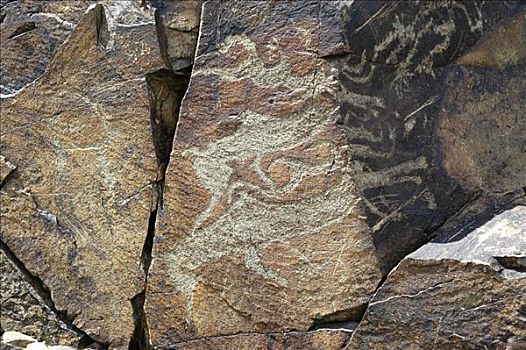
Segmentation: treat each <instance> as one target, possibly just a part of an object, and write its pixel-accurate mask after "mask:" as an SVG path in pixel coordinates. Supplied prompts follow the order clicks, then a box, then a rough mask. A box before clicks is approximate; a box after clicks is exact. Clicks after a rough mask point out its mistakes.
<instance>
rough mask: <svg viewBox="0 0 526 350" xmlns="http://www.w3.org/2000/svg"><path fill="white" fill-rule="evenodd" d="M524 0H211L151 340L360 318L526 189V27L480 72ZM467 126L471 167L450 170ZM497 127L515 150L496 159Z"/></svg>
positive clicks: (154, 288) (155, 286) (183, 130)
mask: <svg viewBox="0 0 526 350" xmlns="http://www.w3.org/2000/svg"><path fill="white" fill-rule="evenodd" d="M520 5H521V4H520V2H513V1H510V2H489V3H484V4H481V3H478V2H470V1H468V2H446V1H444V2H420V3H417V2H390V1H389V2H381V1H380V2H355V3H352V4H349V3H343V2H309V1H295V2H228V3H220V2H215V1H210V2H207V3H205V6H204V8H203V15H202V24H201V28H200V39H199V47H198V50H197V56H196V59H195V66H194V70H193V73H192V80H191V82H190V86H189V90H188V92H187V95H186V98H185V100H184V101H183V106H182V109H181V114H180V121H179V125H178V130H177V134H176V139H175V144H174V151H173V153H172V155H171V159H172V161H171V163H170V167H169V169H168V172H167V175H166V192H165V197H164V199H165V206H164V210H163V214H164V216H163V217H162V218H161V220H160V221H161V222H160V226H159V227H158V229H157V230H156V238H155V244H154V251H153V258H154V259H153V264H152V268H151V270H150V277H149V285H148V291H147V295H146V314H147V317H148V320H149V326H150V334H151V341H152V343H153V344H154V345H156V346H159V347H170V346H171V345H172V344H174V343H176V342H181V341H186V340H189V339H192V338H195V337H203V336H219V335H228V334H236V333H239V332H272V331H282V330H288V329H296V330H307V329H308V328H309V327H311V325H313V324H316V323H317V322H328V321H333V322H336V321H343V320H353V319H359V318H360V316H361V312H362V310H363V305H364V304H365V303H366V302H367V301H368V299H369V297H370V296H371V295H372V294H373V292H374V290H375V288H376V287H377V286H378V284H379V283H380V282H381V280H382V277H383V276H384V275H385V274H387V272H388V271H389V269H390V268H392V267H393V266H394V265H395V264H396V263H397V262H398V261H399V260H400V259H401V258H403V257H404V256H405V255H406V254H407V253H409V252H411V251H412V250H414V249H416V248H417V247H419V246H420V245H422V244H423V243H425V242H426V241H428V240H429V238H430V237H431V236H432V235H433V234H434V231H435V230H436V229H437V228H439V227H441V226H443V225H444V224H449V222H448V220H449V219H450V218H451V217H453V218H454V217H455V216H456V214H458V213H459V212H461V211H462V209H463V208H464V207H465V206H466V205H467V204H468V203H469V202H470V201H471V200H472V199H473V198H476V197H480V196H481V197H483V198H486V197H487V196H489V195H490V194H491V195H495V196H497V197H499V195H497V194H495V193H497V192H499V191H500V192H499V193H502V194H504V193H507V192H512V193H516V192H517V193H519V192H520V193H519V194H516V195H515V196H513V198H515V197H516V196H521V195H523V190H522V187H524V184H525V183H526V181H525V174H524V170H523V169H524V168H525V167H524V164H525V162H524V160H525V158H524V156H525V154H524V152H521V151H519V150H520V149H521V148H522V147H523V145H524V143H523V140H524V138H523V135H524V133H525V120H524V118H523V117H522V116H523V115H524V103H521V102H523V101H524V96H523V94H522V91H524V90H525V89H524V81H525V80H524V79H523V78H522V77H523V75H524V70H523V69H522V68H523V67H522V64H523V63H522V62H523V59H522V58H521V57H522V56H520V55H521V54H520V52H522V51H521V50H522V49H518V47H520V44H521V42H522V41H521V40H522V39H513V40H510V43H509V45H508V46H506V47H507V49H508V50H511V51H510V52H515V51H517V52H518V53H517V55H516V56H517V57H518V58H517V59H510V58H509V55H506V57H508V58H506V59H502V58H501V57H500V56H498V57H495V58H494V59H493V60H496V62H497V63H495V64H494V67H484V69H482V71H480V69H478V68H476V67H475V68H473V67H469V68H465V67H464V66H465V65H468V64H470V62H474V58H471V59H470V58H469V57H474V55H475V52H477V51H480V50H483V49H484V48H483V47H484V45H485V44H483V43H482V44H478V45H479V46H477V43H478V42H480V40H481V38H483V37H484V35H485V34H487V33H490V34H491V35H493V37H491V36H490V37H489V38H488V39H487V40H488V41H491V40H493V41H495V40H496V39H494V37H495V36H499V33H501V34H500V35H502V33H504V32H505V30H503V29H502V26H500V22H501V21H502V20H506V19H508V18H509V17H513V16H516V18H522V17H520V16H523V15H522V14H521V13H523V12H521V11H522V10H521V8H520ZM517 16H518V17H517ZM504 26H512V27H513V26H518V27H521V25H517V24H512V25H510V24H505V25H504ZM495 28H497V29H495ZM521 28H522V27H521ZM506 33H509V32H506ZM517 35H520V32H519V33H517ZM492 38H493V39H492ZM513 50H515V51H513ZM470 55H471V56H470ZM470 60H471V61H470ZM459 65H462V68H459ZM521 69H522V70H521ZM462 70H464V71H466V74H465V75H464V76H463V77H462V78H457V79H455V74H457V73H456V72H458V71H462ZM499 74H505V75H506V76H508V77H510V79H503V80H502V81H499V82H497V81H496V80H497V79H498V76H499ZM494 83H495V84H494ZM492 84H494V85H495V86H496V87H497V88H496V87H494V86H493V85H492ZM468 86H469V88H470V89H471V90H469V91H468V92H467V93H466V94H461V93H459V91H462V92H464V90H466V89H467V87H468ZM508 95H509V96H508ZM459 99H460V100H459ZM461 99H470V100H471V101H473V102H472V106H468V109H467V110H466V111H463V110H462V109H460V108H459V106H460V105H462V104H465V103H466V101H464V100H461ZM488 99H489V101H486V100H488ZM480 100H484V101H485V104H481V103H478V102H477V101H480ZM490 101H494V104H492V102H490ZM495 105H498V107H496V106H495ZM492 108H500V109H499V110H498V111H499V114H495V110H494V109H492ZM455 113H457V114H458V115H459V116H458V117H456V116H455ZM463 113H466V115H467V116H469V117H467V118H465V117H464V114H463ZM460 115H462V118H461V117H460ZM500 115H504V116H505V118H499V117H500ZM481 120H488V122H487V123H485V124H483V123H481ZM497 120H498V122H497ZM462 123H464V125H462V126H460V125H458V124H462ZM465 124H469V125H471V127H472V128H474V129H476V128H478V129H476V131H473V132H471V134H470V138H472V139H473V141H472V142H471V143H467V144H465V145H464V144H463V147H464V152H465V153H466V154H469V156H470V157H471V158H472V159H473V163H477V164H479V165H478V169H477V168H475V169H474V170H473V171H474V172H475V173H473V174H468V175H469V176H471V178H469V177H467V176H460V175H459V174H461V175H463V173H461V170H458V171H457V170H456V169H454V168H453V167H451V166H450V165H451V164H452V163H454V160H452V159H455V157H458V154H456V153H455V151H454V149H455V147H456V146H455V143H456V142H459V141H458V140H460V139H461V138H462V137H464V136H463V135H462V132H464V130H465V129H467V126H466V125H465ZM501 126H503V127H505V128H506V131H505V135H506V139H505V141H504V139H503V138H502V131H501V129H500V127H501ZM459 127H461V128H462V131H458V128H459ZM482 134H484V135H485V137H490V139H495V140H498V141H499V142H500V143H499V144H498V145H497V148H496V149H494V151H495V152H497V154H506V155H510V157H507V156H504V157H503V159H501V163H499V164H496V162H495V161H493V160H492V159H491V157H492V156H491V154H490V151H492V149H490V148H491V147H490V146H489V145H488V146H487V147H485V148H482V149H481V148H480V147H479V146H480V144H481V143H482V142H484V141H483V140H482V139H481V135H482ZM501 149H502V150H501ZM457 159H460V157H459V158H457ZM503 166H504V167H506V169H507V170H505V171H506V172H509V174H512V175H513V176H511V175H508V174H507V173H506V174H503V173H502V171H501V170H499V167H500V168H502V167H503ZM469 169H472V168H469ZM484 171H485V172H486V174H485V176H486V178H484V179H483V180H482V181H483V182H484V184H485V186H480V183H477V184H475V185H474V186H470V185H468V184H467V182H469V181H472V182H473V181H479V182H480V180H479V179H480V177H481V175H480V174H481V172H484ZM489 202H491V203H494V202H495V203H498V204H499V205H500V206H502V205H509V198H506V199H503V200H500V197H499V200H495V201H494V202H492V201H489ZM495 205H496V204H495ZM486 209H487V208H486V207H485V206H482V209H480V210H481V211H485V210H486ZM480 210H479V211H480Z"/></svg>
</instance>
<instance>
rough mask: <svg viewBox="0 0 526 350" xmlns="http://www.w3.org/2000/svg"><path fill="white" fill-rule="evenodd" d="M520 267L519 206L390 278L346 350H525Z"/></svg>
mask: <svg viewBox="0 0 526 350" xmlns="http://www.w3.org/2000/svg"><path fill="white" fill-rule="evenodd" d="M446 238H447V237H446ZM525 266H526V207H524V206H518V207H515V208H514V209H513V210H508V211H506V212H504V213H502V214H500V215H498V216H496V217H495V218H494V219H492V220H491V221H489V222H487V223H486V224H485V225H483V226H481V227H480V228H478V229H476V230H474V231H472V232H470V233H469V234H468V235H467V236H465V237H464V238H462V239H460V240H458V241H447V240H443V239H442V238H438V239H437V240H436V241H435V242H433V243H429V244H427V245H425V246H423V247H422V248H420V249H419V250H417V251H416V252H414V253H412V254H410V255H409V256H408V257H406V258H405V259H404V260H403V261H402V262H401V263H400V264H399V265H398V266H397V267H396V269H395V270H394V271H393V272H391V273H390V274H389V276H388V278H387V280H386V281H385V283H384V284H383V285H382V287H381V288H380V289H379V291H378V293H377V294H376V295H375V296H374V297H373V299H372V301H371V303H370V304H369V307H368V309H367V312H366V314H365V318H364V320H363V321H362V322H361V324H360V325H359V327H358V328H357V330H356V331H355V333H354V334H353V336H352V340H351V341H350V342H349V346H348V347H347V348H346V349H387V348H388V349H431V348H433V349H508V350H512V349H514V350H515V349H516V350H519V349H523V348H524V345H525V344H526V317H525V315H526V268H525Z"/></svg>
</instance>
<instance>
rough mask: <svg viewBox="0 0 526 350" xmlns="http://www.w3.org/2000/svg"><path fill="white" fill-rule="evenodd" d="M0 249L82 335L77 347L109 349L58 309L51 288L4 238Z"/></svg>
mask: <svg viewBox="0 0 526 350" xmlns="http://www.w3.org/2000/svg"><path fill="white" fill-rule="evenodd" d="M0 251H2V252H3V253H4V254H5V256H6V257H7V259H8V260H9V261H11V262H12V263H13V265H15V266H16V268H17V269H18V271H20V273H21V274H22V275H23V276H24V280H25V281H26V282H27V283H29V285H30V286H31V287H32V288H33V290H34V291H35V292H36V293H37V294H38V296H39V297H40V299H41V300H42V301H43V302H44V304H45V305H46V306H47V307H48V308H49V309H50V310H51V311H52V312H53V313H54V314H55V315H56V316H57V318H58V319H59V320H60V321H61V322H63V323H64V324H65V325H66V326H67V327H68V328H70V329H71V330H73V331H74V332H76V333H77V334H80V335H81V339H80V340H79V342H78V344H77V347H78V348H79V349H84V348H87V347H91V348H95V347H96V348H98V349H108V345H106V344H102V343H99V342H97V341H96V340H95V339H93V338H92V337H90V336H89V335H88V334H86V333H85V332H84V331H82V330H81V329H80V328H78V327H77V326H75V324H74V323H73V321H72V320H71V319H70V317H69V316H68V315H67V314H66V312H64V311H60V310H58V309H57V307H56V305H55V302H54V301H53V299H52V298H51V292H50V291H49V288H48V287H47V286H46V285H45V283H44V282H43V281H42V280H41V279H40V277H38V276H37V275H35V274H33V273H31V272H30V271H29V269H28V268H27V267H26V266H25V264H24V263H23V262H22V260H20V259H19V258H18V257H17V256H16V255H15V253H14V252H13V251H12V250H11V248H9V246H8V245H7V244H6V243H5V242H4V241H3V240H2V239H0Z"/></svg>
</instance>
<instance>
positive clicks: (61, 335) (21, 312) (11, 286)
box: [0, 251, 82, 345]
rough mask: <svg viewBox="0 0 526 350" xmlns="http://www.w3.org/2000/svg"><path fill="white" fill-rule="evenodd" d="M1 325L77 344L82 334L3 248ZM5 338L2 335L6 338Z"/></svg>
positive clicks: (52, 339) (1, 257) (56, 342)
mask: <svg viewBox="0 0 526 350" xmlns="http://www.w3.org/2000/svg"><path fill="white" fill-rule="evenodd" d="M0 295H1V299H0V303H1V305H2V307H1V309H0V327H1V328H2V329H3V330H10V331H17V332H21V333H24V334H27V335H29V336H32V337H34V338H36V339H37V340H38V339H40V340H42V339H46V340H48V341H49V342H52V343H55V344H64V345H73V344H75V345H76V344H78V342H79V340H80V338H81V337H82V335H81V334H78V333H76V332H75V331H74V330H72V329H69V328H68V326H67V325H66V324H64V323H63V322H62V321H61V320H59V319H58V318H57V315H56V314H55V313H54V312H53V310H51V309H50V308H49V306H48V305H47V304H46V303H45V302H44V300H43V299H42V297H41V295H40V294H39V293H38V292H37V291H36V290H35V289H34V288H33V287H32V286H31V285H30V284H29V283H28V282H27V279H26V276H24V275H23V273H22V272H21V271H20V270H18V268H17V267H16V266H15V265H14V264H13V263H12V262H11V261H9V259H8V258H7V256H6V255H5V254H4V253H3V252H2V251H0ZM4 340H5V339H2V341H4Z"/></svg>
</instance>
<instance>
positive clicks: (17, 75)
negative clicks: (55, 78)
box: [0, 0, 90, 96]
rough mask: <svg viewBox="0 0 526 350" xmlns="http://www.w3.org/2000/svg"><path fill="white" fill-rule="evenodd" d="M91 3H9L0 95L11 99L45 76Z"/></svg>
mask: <svg viewBox="0 0 526 350" xmlns="http://www.w3.org/2000/svg"><path fill="white" fill-rule="evenodd" d="M89 4H90V2H89V1H53V0H51V1H38V0H26V1H10V2H6V3H5V4H2V6H1V10H0V18H1V23H2V24H1V30H0V39H1V40H2V51H1V53H0V58H1V62H0V67H1V69H2V76H1V77H0V93H1V94H2V96H9V95H12V94H13V93H15V92H16V91H18V90H20V89H21V88H22V87H24V86H26V85H28V84H29V83H31V82H32V81H34V80H35V79H37V78H38V77H39V76H41V75H42V73H44V71H45V69H46V67H47V65H48V64H49V62H50V60H51V58H52V57H53V54H54V52H55V50H56V49H57V48H58V47H59V46H60V45H61V44H62V43H63V42H64V40H65V39H66V38H67V36H68V34H70V33H71V30H72V29H73V27H74V26H75V24H76V23H77V22H78V21H79V19H80V17H81V16H82V14H83V13H84V12H85V11H86V9H87V8H88V6H89Z"/></svg>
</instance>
